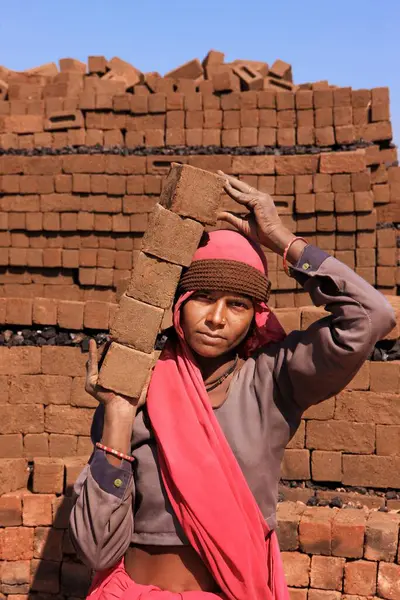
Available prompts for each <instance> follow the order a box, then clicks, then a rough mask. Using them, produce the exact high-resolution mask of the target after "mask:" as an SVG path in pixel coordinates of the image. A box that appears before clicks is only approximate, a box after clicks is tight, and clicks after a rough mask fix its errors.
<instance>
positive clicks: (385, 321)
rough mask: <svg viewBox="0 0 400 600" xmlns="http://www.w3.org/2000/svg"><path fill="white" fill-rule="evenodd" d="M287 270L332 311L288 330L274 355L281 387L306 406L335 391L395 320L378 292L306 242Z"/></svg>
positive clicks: (284, 392)
mask: <svg viewBox="0 0 400 600" xmlns="http://www.w3.org/2000/svg"><path fill="white" fill-rule="evenodd" d="M291 274H292V276H293V277H294V278H295V279H296V280H297V281H298V282H299V283H300V284H301V285H302V286H303V287H304V290H305V291H306V292H308V293H309V294H310V296H311V299H312V301H313V303H314V305H315V306H325V309H326V310H327V311H328V312H329V313H331V314H330V315H328V316H326V317H324V318H322V319H320V320H318V321H316V322H315V323H313V324H312V325H310V326H309V327H308V328H307V329H306V330H304V331H293V332H292V333H290V334H289V335H288V336H287V337H286V338H285V340H284V341H283V342H282V343H281V344H280V348H279V350H278V352H277V353H276V355H275V356H276V358H275V367H274V379H275V382H276V384H277V386H278V388H279V391H280V393H281V394H282V395H283V397H286V398H292V399H293V400H294V401H295V403H296V404H297V405H298V406H299V408H300V409H301V410H305V409H306V408H307V407H308V406H311V405H312V404H316V403H318V402H320V401H322V400H325V399H327V398H330V397H331V396H333V395H335V394H337V393H338V392H340V391H341V390H342V389H343V388H344V387H345V386H346V385H347V384H348V383H349V382H350V381H351V379H352V378H353V377H354V375H355V374H356V373H357V371H358V370H359V369H360V368H361V366H362V364H363V362H364V361H365V360H366V359H367V358H368V356H369V354H370V353H371V351H372V349H373V347H374V345H375V344H376V342H377V341H378V340H380V339H382V338H384V337H385V336H386V335H387V334H388V333H389V332H390V331H391V330H392V329H393V327H394V326H395V325H396V320H395V316H394V311H393V309H392V307H391V305H390V304H389V302H388V301H387V300H386V298H385V297H384V296H383V295H382V294H381V293H380V292H378V291H377V290H375V289H374V288H373V287H372V286H371V285H369V284H368V283H367V282H366V281H365V280H364V279H362V278H361V277H360V276H358V275H357V274H356V273H354V271H352V270H351V269H350V268H349V267H347V266H346V265H344V264H343V263H341V262H340V261H338V260H336V259H335V258H333V257H332V256H329V255H328V254H326V253H325V252H323V251H322V250H320V249H319V248H316V247H315V246H306V248H305V249H304V251H303V253H302V255H301V258H300V259H299V260H298V261H297V263H296V264H295V265H294V266H293V267H292V268H291ZM266 354H268V350H267V352H266ZM260 360H261V361H262V360H263V358H262V357H261V356H260Z"/></svg>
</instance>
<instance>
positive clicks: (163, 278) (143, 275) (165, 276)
mask: <svg viewBox="0 0 400 600" xmlns="http://www.w3.org/2000/svg"><path fill="white" fill-rule="evenodd" d="M180 273H181V268H180V267H178V266H177V265H172V264H169V263H165V262H162V261H160V260H157V259H154V258H151V257H149V256H146V255H145V254H144V253H140V255H139V257H138V260H137V261H136V263H135V266H134V270H133V276H132V280H131V282H130V284H129V287H128V290H127V295H128V296H130V297H132V298H135V299H136V300H141V301H142V302H147V303H148V304H152V305H154V306H159V307H160V308H168V307H169V306H170V305H171V302H172V299H173V297H174V294H175V289H176V286H177V284H178V281H179V277H180Z"/></svg>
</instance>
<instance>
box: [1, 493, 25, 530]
mask: <svg viewBox="0 0 400 600" xmlns="http://www.w3.org/2000/svg"><path fill="white" fill-rule="evenodd" d="M0 523H1V524H2V526H3V527H17V526H18V525H22V504H21V498H18V497H12V496H10V497H5V496H3V497H2V498H0Z"/></svg>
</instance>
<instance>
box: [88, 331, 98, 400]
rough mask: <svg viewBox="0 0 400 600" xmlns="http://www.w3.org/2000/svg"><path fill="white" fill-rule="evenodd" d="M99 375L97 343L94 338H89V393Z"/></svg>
mask: <svg viewBox="0 0 400 600" xmlns="http://www.w3.org/2000/svg"><path fill="white" fill-rule="evenodd" d="M98 376H99V369H98V365H97V345H96V342H95V341H94V340H89V359H88V361H87V363H86V384H85V389H86V391H87V392H88V393H92V392H93V390H94V388H95V386H96V384H97V379H98Z"/></svg>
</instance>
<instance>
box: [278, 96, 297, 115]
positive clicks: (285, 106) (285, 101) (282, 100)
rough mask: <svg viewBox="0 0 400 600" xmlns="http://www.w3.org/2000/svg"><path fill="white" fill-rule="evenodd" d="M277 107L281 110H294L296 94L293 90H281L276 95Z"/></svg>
mask: <svg viewBox="0 0 400 600" xmlns="http://www.w3.org/2000/svg"><path fill="white" fill-rule="evenodd" d="M276 108H277V110H278V111H281V110H294V108H295V103H294V94H292V93H291V92H281V93H278V94H277V95H276Z"/></svg>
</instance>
